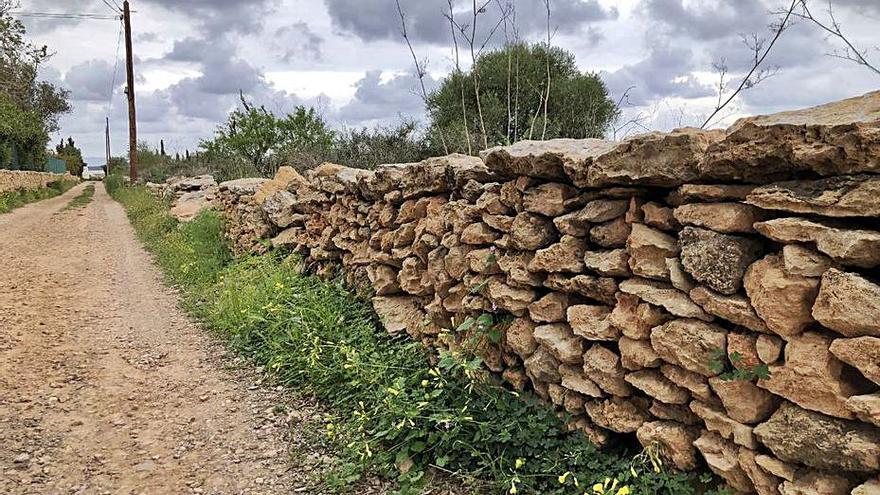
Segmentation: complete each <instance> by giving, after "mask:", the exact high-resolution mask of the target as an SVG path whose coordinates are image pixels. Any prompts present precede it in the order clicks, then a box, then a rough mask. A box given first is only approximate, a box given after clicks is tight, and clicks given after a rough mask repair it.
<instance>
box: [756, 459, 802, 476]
mask: <svg viewBox="0 0 880 495" xmlns="http://www.w3.org/2000/svg"><path fill="white" fill-rule="evenodd" d="M755 463H756V464H757V465H758V466H761V468H763V469H764V471H767V472H768V473H770V474H772V475H773V476H776V477H777V478H782V479H784V480H787V481H792V480H794V478H795V476H796V475H797V466H795V465H793V464H789V463H787V462H782V461H780V460H779V459H777V458H775V457H773V456H770V455H765V454H758V455H756V456H755Z"/></svg>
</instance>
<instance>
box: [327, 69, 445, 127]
mask: <svg viewBox="0 0 880 495" xmlns="http://www.w3.org/2000/svg"><path fill="white" fill-rule="evenodd" d="M437 84H439V81H437V80H434V79H431V78H430V76H429V77H427V78H426V81H425V85H426V86H428V90H429V91H430V90H431V88H433V87H435V86H436V85H437ZM417 88H418V80H417V79H416V77H415V76H414V75H412V74H404V75H397V76H394V77H393V78H391V79H389V80H388V81H386V82H384V83H383V82H382V80H381V73H380V72H379V71H370V72H367V74H366V75H365V76H364V78H363V79H361V80H360V81H358V83H357V90H356V91H355V95H354V99H353V100H352V101H351V102H349V103H348V104H346V105H345V106H343V107H342V108H340V109H339V112H338V114H337V117H338V119H339V120H340V121H342V122H343V123H346V124H350V125H351V124H354V125H366V124H368V123H371V122H381V123H386V124H387V123H391V122H392V121H393V120H395V118H396V117H399V116H406V117H413V116H421V115H422V114H423V113H424V103H423V102H422V99H421V97H420V96H419V95H418V93H417V92H416V91H417Z"/></svg>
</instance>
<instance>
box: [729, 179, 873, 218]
mask: <svg viewBox="0 0 880 495" xmlns="http://www.w3.org/2000/svg"><path fill="white" fill-rule="evenodd" d="M878 196H880V177H877V176H876V175H867V174H861V175H844V176H837V177H828V178H823V179H818V180H795V181H786V182H777V183H774V184H769V185H766V186H762V187H758V188H756V189H755V190H753V191H752V192H751V193H749V195H748V197H747V198H746V201H747V202H748V203H749V204H751V205H755V206H758V207H760V208H764V209H766V210H780V211H787V212H792V213H806V214H814V215H822V216H826V217H878V216H880V202H878V201H877V198H878Z"/></svg>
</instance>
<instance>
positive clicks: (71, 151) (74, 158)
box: [55, 137, 86, 177]
mask: <svg viewBox="0 0 880 495" xmlns="http://www.w3.org/2000/svg"><path fill="white" fill-rule="evenodd" d="M55 157H56V158H58V159H59V160H64V163H66V164H67V171H68V172H70V173H71V175H75V176H77V177H81V176H82V173H83V169H84V168H85V166H86V163H85V162H84V161H83V156H82V150H81V149H79V148H77V147H76V143H75V142H74V141H73V138H72V137H68V138H67V141H64V140H63V139H62V140H61V142H60V143H58V145H57V146H55Z"/></svg>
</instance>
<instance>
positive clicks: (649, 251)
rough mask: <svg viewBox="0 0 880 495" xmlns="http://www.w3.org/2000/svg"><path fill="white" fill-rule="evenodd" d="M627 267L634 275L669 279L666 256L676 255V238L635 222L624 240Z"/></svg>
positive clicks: (677, 250)
mask: <svg viewBox="0 0 880 495" xmlns="http://www.w3.org/2000/svg"><path fill="white" fill-rule="evenodd" d="M626 250H627V252H628V253H629V256H630V257H629V267H630V269H631V270H632V272H633V273H634V274H635V275H638V276H641V277H647V278H654V279H659V280H669V269H668V268H667V267H666V258H674V257H676V256H678V253H679V247H678V242H676V239H675V238H674V237H672V236H670V235H669V234H666V233H664V232H661V231H659V230H655V229H652V228H651V227H648V226H647V225H643V224H640V223H636V224H633V225H632V231H631V232H630V235H629V238H628V239H627V241H626Z"/></svg>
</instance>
